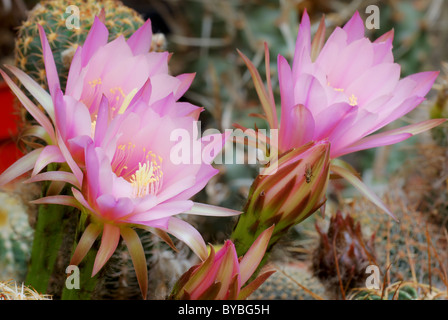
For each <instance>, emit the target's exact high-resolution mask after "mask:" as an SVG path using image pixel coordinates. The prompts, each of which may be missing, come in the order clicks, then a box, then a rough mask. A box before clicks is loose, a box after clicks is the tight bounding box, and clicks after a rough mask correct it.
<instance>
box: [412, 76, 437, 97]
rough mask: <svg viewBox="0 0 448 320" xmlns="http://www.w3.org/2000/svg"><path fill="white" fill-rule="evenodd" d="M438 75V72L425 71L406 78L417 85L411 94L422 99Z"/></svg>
mask: <svg viewBox="0 0 448 320" xmlns="http://www.w3.org/2000/svg"><path fill="white" fill-rule="evenodd" d="M439 73H440V72H439V71H425V72H419V73H414V74H411V75H410V76H407V78H409V79H412V80H414V81H415V82H416V83H417V85H416V87H415V89H414V90H413V93H414V94H415V95H417V96H419V97H424V96H425V95H426V94H427V93H428V92H429V90H431V88H432V86H433V84H434V81H436V78H437V76H438V75H439ZM405 79H406V78H405Z"/></svg>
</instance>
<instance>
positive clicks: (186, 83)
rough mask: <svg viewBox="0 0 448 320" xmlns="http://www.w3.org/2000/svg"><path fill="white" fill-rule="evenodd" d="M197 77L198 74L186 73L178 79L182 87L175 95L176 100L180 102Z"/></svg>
mask: <svg viewBox="0 0 448 320" xmlns="http://www.w3.org/2000/svg"><path fill="white" fill-rule="evenodd" d="M195 76H196V73H184V74H180V75H178V76H177V77H176V78H177V79H178V80H180V85H179V87H178V88H177V90H176V92H175V94H174V99H176V100H179V99H180V98H181V97H182V96H183V95H184V94H185V92H187V90H188V88H189V87H190V86H191V83H192V82H193V80H194V77H195Z"/></svg>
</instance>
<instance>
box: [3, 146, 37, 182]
mask: <svg viewBox="0 0 448 320" xmlns="http://www.w3.org/2000/svg"><path fill="white" fill-rule="evenodd" d="M42 150H43V148H41V149H36V150H33V151H31V152H30V153H28V154H26V155H24V156H23V157H22V158H20V159H19V160H17V161H16V162H14V163H13V164H12V165H11V166H10V167H9V168H8V169H6V170H5V171H4V172H3V173H2V174H1V175H0V186H3V185H5V184H7V183H8V182H11V181H12V180H14V179H15V178H17V177H19V176H21V175H22V174H24V173H25V172H28V171H30V170H31V169H33V167H34V164H35V163H36V160H37V159H38V158H39V155H40V154H41V152H42Z"/></svg>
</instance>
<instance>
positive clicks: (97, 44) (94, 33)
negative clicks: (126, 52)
mask: <svg viewBox="0 0 448 320" xmlns="http://www.w3.org/2000/svg"><path fill="white" fill-rule="evenodd" d="M108 37H109V31H108V30H107V28H106V26H105V25H104V24H103V23H102V22H101V21H100V19H99V18H98V17H95V21H94V22H93V25H92V28H90V31H89V34H88V35H87V38H86V40H85V42H84V44H83V46H82V55H81V65H82V67H85V66H86V65H87V63H88V62H89V60H90V58H91V57H92V56H93V55H94V54H95V52H96V51H97V50H98V49H99V48H101V47H102V46H104V45H106V44H107V39H108Z"/></svg>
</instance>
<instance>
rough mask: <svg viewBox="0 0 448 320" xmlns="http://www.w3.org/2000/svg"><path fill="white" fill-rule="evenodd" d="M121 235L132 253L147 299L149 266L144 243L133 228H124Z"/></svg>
mask: <svg viewBox="0 0 448 320" xmlns="http://www.w3.org/2000/svg"><path fill="white" fill-rule="evenodd" d="M121 236H122V237H123V240H124V242H125V243H126V246H127V247H128V250H129V254H130V255H131V259H132V263H133V264H134V269H135V273H136V275H137V281H138V285H139V286H140V291H141V292H142V296H143V300H146V294H147V291H148V268H147V266H146V264H147V262H146V257H145V251H144V250H143V246H142V243H141V241H140V238H139V237H138V234H137V233H136V232H135V231H134V230H133V229H131V228H122V229H121Z"/></svg>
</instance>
